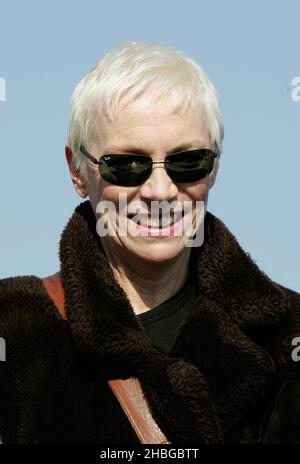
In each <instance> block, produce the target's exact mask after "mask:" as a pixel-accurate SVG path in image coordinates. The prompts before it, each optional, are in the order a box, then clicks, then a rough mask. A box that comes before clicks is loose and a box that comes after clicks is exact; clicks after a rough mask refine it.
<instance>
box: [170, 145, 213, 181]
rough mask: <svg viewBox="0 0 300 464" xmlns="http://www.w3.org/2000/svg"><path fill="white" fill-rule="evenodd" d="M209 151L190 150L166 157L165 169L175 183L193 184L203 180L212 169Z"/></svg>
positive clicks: (211, 153)
mask: <svg viewBox="0 0 300 464" xmlns="http://www.w3.org/2000/svg"><path fill="white" fill-rule="evenodd" d="M214 158H215V155H214V153H213V152H212V151H211V150H208V149H201V150H190V151H188V152H184V153H177V154H174V155H169V156H168V157H167V160H166V161H167V162H166V169H167V171H168V174H169V175H170V177H171V178H172V179H173V180H174V181H175V182H195V181H196V180H201V179H204V178H205V177H206V176H208V174H210V173H211V171H212V170H213V167H214Z"/></svg>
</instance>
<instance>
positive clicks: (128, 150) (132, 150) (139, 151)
mask: <svg viewBox="0 0 300 464" xmlns="http://www.w3.org/2000/svg"><path fill="white" fill-rule="evenodd" d="M194 145H197V146H198V145H200V146H201V147H202V145H203V143H202V142H200V141H194V142H188V143H184V144H181V145H179V146H178V147H176V148H173V149H172V150H170V151H168V152H167V154H168V155H169V154H171V153H177V152H180V151H183V150H187V149H188V148H192V147H193V146H194ZM198 148H200V147H198ZM118 152H125V153H134V154H137V155H149V152H147V151H146V150H143V149H142V148H138V147H134V146H127V147H117V146H115V145H113V146H111V147H109V148H108V149H106V150H105V151H104V153H106V154H114V153H118Z"/></svg>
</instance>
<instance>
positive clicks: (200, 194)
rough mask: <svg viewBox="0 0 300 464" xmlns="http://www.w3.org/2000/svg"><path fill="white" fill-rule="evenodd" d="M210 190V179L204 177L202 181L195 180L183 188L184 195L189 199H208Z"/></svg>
mask: <svg viewBox="0 0 300 464" xmlns="http://www.w3.org/2000/svg"><path fill="white" fill-rule="evenodd" d="M208 191H209V179H208V178H206V179H203V180H202V181H201V182H193V183H191V184H188V185H186V186H185V188H184V189H183V190H182V193H183V195H184V196H185V198H186V199H189V200H194V201H195V200H203V201H204V200H206V199H207V195H208Z"/></svg>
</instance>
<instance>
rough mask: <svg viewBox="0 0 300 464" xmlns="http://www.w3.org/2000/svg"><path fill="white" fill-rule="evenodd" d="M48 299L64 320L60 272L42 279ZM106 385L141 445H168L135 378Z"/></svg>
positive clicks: (65, 317)
mask: <svg viewBox="0 0 300 464" xmlns="http://www.w3.org/2000/svg"><path fill="white" fill-rule="evenodd" d="M42 281H43V285H44V286H45V288H46V290H47V292H48V294H49V296H50V298H51V299H52V300H53V302H54V304H55V306H56V307H57V309H58V311H59V312H60V314H61V316H62V317H63V318H64V319H67V316H66V312H65V297H64V288H63V284H62V280H61V275H60V272H57V273H56V274H53V275H51V276H48V277H45V278H43V279H42ZM108 384H109V386H110V388H111V389H112V391H113V393H114V394H115V396H116V398H117V399H118V401H119V403H120V404H121V406H122V408H123V410H124V412H125V414H126V415H127V417H128V419H129V421H130V423H131V425H132V427H133V429H134V430H135V432H136V434H137V436H138V437H139V440H140V442H141V443H143V444H170V443H171V442H170V441H168V440H167V439H166V437H165V435H164V434H163V433H162V431H161V430H160V428H159V427H158V425H157V423H156V422H155V421H154V419H153V417H152V415H151V413H150V410H149V406H148V404H147V402H146V399H145V398H144V396H143V392H142V388H141V384H140V382H139V380H138V379H137V378H135V377H130V378H129V379H126V380H123V379H118V380H109V381H108Z"/></svg>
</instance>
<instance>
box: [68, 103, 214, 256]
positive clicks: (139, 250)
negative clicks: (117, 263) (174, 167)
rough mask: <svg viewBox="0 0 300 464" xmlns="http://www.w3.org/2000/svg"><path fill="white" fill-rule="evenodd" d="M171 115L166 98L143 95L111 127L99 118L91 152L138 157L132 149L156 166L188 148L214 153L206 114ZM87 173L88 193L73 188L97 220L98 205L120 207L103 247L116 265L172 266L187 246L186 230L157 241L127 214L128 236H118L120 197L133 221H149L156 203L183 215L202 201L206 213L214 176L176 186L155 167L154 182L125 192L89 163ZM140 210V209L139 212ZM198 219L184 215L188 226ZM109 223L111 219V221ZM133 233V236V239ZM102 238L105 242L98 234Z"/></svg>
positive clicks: (195, 111)
mask: <svg viewBox="0 0 300 464" xmlns="http://www.w3.org/2000/svg"><path fill="white" fill-rule="evenodd" d="M172 109H173V108H172V105H171V103H170V101H169V99H168V98H167V97H163V98H161V99H160V100H159V101H158V102H157V103H155V104H153V103H151V102H150V101H149V100H148V99H147V96H146V95H144V96H143V97H141V98H139V99H138V100H136V101H135V102H134V103H131V104H130V105H129V106H127V107H124V108H123V107H122V106H121V108H120V110H119V114H118V118H117V120H115V121H113V122H110V121H109V120H108V119H107V117H106V116H105V115H104V113H102V112H99V113H98V114H97V116H96V124H95V132H94V137H93V139H92V144H91V147H90V150H89V152H90V153H91V154H92V155H93V156H95V157H96V158H97V159H99V158H100V157H101V156H102V155H103V154H104V153H106V154H112V153H118V154H126V151H125V150H126V149H128V148H129V147H130V153H136V150H133V149H132V148H133V147H134V148H135V149H139V150H142V151H143V152H145V153H147V154H148V156H149V157H150V158H152V160H153V161H163V160H164V159H165V157H166V156H167V154H169V153H172V152H175V151H183V148H181V149H180V150H179V149H178V147H183V146H184V147H186V148H185V150H192V149H197V148H210V146H209V132H208V126H207V120H206V115H205V112H204V110H203V109H201V108H199V107H198V108H197V109H191V108H188V109H187V110H186V111H183V109H181V110H180V112H177V113H175V114H172ZM87 172H88V175H87V179H86V180H85V183H84V184H85V192H86V193H85V194H83V193H82V190H81V189H79V188H78V187H76V185H75V187H76V189H77V191H78V193H79V194H80V195H81V196H82V197H85V196H86V194H88V195H89V198H90V202H91V205H92V207H93V210H94V212H95V216H96V218H97V220H98V219H99V218H100V213H99V212H97V211H96V209H97V205H98V206H100V205H99V202H103V201H109V202H112V203H113V204H114V205H115V207H116V216H115V219H116V221H115V224H116V227H114V230H115V234H107V235H106V236H102V237H101V242H102V244H103V245H104V247H105V249H106V250H107V251H108V253H109V254H110V256H112V257H114V259H116V258H117V257H118V256H122V258H123V259H124V257H125V258H128V259H132V258H134V257H135V258H142V259H144V260H147V261H151V262H162V261H168V260H172V259H174V258H176V256H178V255H179V254H180V253H181V252H182V251H183V249H184V248H185V244H186V242H187V238H186V235H185V233H184V229H181V228H179V230H182V233H181V232H179V233H178V232H176V234H175V235H174V232H173V235H172V233H171V231H170V234H171V235H170V234H168V235H165V236H163V237H161V236H160V237H159V236H157V234H156V235H153V234H152V232H151V231H153V229H151V227H150V228H149V229H146V230H148V232H147V233H145V229H138V228H137V226H136V223H135V222H133V221H132V220H131V219H130V218H129V217H128V216H127V214H126V217H124V216H122V220H123V226H124V220H125V224H127V226H128V229H127V233H126V234H120V227H119V226H120V223H121V222H120V221H121V211H120V208H119V205H120V203H119V201H120V194H126V196H124V195H123V198H127V204H126V207H127V213H131V215H132V214H141V213H145V214H149V215H150V214H151V207H152V205H153V203H152V202H153V201H155V202H156V204H158V202H164V204H165V205H169V204H171V203H172V204H175V205H176V208H175V209H176V211H177V210H184V205H185V204H186V205H187V204H188V203H184V202H189V204H190V205H191V204H193V205H195V201H196V200H198V201H202V202H204V203H202V205H203V206H204V211H206V206H207V199H208V191H209V188H210V182H211V179H210V176H207V177H206V178H205V179H202V180H200V181H196V182H191V183H175V182H173V181H172V179H171V178H170V177H169V176H168V174H167V172H166V170H165V168H164V165H163V164H157V165H153V168H152V173H151V175H150V177H149V178H148V179H147V180H146V181H145V182H144V183H143V184H142V185H138V186H134V187H124V186H118V185H113V184H110V183H108V182H106V181H105V180H103V179H102V178H101V176H100V174H99V171H98V167H97V166H96V165H94V164H93V163H92V162H90V161H88V171H87ZM73 182H74V179H73ZM173 202H176V203H173ZM102 205H103V203H102ZM137 205H140V206H139V207H138V208H137ZM162 205H163V203H162ZM100 209H101V208H100ZM100 209H99V210H98V211H100ZM202 210H203V208H202ZM103 211H104V209H103V207H102V212H103ZM105 211H107V210H105ZM152 211H153V210H152ZM162 211H164V210H162ZM123 213H124V210H123ZM194 213H195V211H194V212H193V210H191V211H190V213H186V214H189V215H190V218H188V217H187V216H186V214H185V217H186V224H190V223H189V222H188V219H190V220H192V217H194V216H193V214H194ZM105 217H106V219H107V218H108V216H107V215H106V216H105ZM102 218H103V216H102ZM202 221H203V220H202ZM194 224H195V223H194ZM182 225H183V221H182V222H181V226H182ZM97 230H98V228H97ZM132 230H134V231H135V233H130V231H132ZM175 230H177V231H178V229H175ZM98 233H99V230H98ZM99 235H100V236H101V234H100V233H99Z"/></svg>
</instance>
